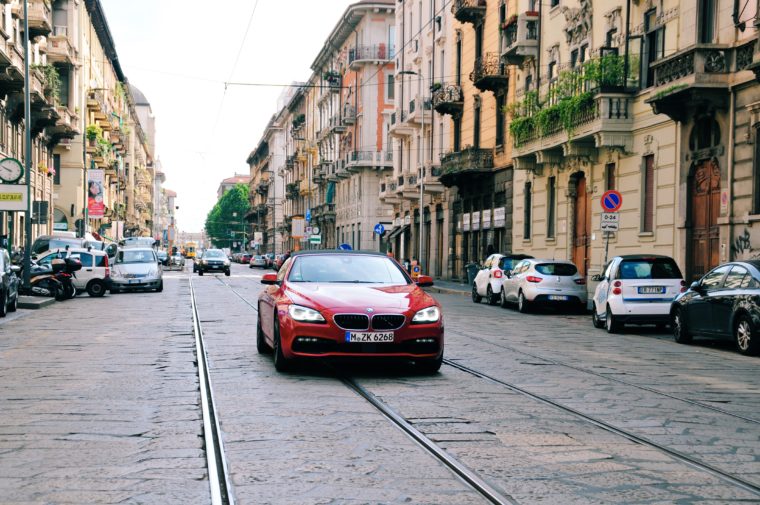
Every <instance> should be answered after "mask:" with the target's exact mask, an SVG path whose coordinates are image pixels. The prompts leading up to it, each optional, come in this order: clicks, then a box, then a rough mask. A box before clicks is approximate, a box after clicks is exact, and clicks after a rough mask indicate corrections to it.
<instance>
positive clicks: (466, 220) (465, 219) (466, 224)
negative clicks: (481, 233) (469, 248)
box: [462, 212, 470, 231]
mask: <svg viewBox="0 0 760 505" xmlns="http://www.w3.org/2000/svg"><path fill="white" fill-rule="evenodd" d="M462 231H470V213H469V212H468V213H467V214H462Z"/></svg>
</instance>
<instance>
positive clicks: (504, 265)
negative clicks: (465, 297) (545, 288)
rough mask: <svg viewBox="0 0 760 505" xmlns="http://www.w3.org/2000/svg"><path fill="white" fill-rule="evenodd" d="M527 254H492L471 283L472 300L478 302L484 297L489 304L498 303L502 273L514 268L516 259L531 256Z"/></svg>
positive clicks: (502, 279) (502, 278)
mask: <svg viewBox="0 0 760 505" xmlns="http://www.w3.org/2000/svg"><path fill="white" fill-rule="evenodd" d="M532 257H533V256H528V255H527V254H492V255H490V256H489V257H488V258H487V259H486V262H485V263H484V264H483V266H482V267H481V269H480V271H479V272H478V274H477V275H476V276H475V282H473V285H472V301H473V302H475V303H480V301H481V300H482V299H483V297H485V299H486V301H487V302H488V303H489V304H491V305H496V304H497V303H499V300H500V298H501V285H502V283H503V282H504V273H505V272H509V271H510V270H512V269H513V268H514V266H515V265H516V264H517V262H518V261H520V260H524V259H527V258H532Z"/></svg>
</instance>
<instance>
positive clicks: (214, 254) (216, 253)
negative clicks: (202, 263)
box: [203, 251, 227, 259]
mask: <svg viewBox="0 0 760 505" xmlns="http://www.w3.org/2000/svg"><path fill="white" fill-rule="evenodd" d="M226 257H227V255H226V254H224V252H223V251H206V252H205V253H203V258H204V259H206V258H226Z"/></svg>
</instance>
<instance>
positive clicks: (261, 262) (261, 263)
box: [248, 254, 267, 268]
mask: <svg viewBox="0 0 760 505" xmlns="http://www.w3.org/2000/svg"><path fill="white" fill-rule="evenodd" d="M248 266H249V267H250V268H253V267H259V268H266V267H267V259H266V257H264V256H262V255H260V254H256V255H254V256H251V261H250V262H249V263H248Z"/></svg>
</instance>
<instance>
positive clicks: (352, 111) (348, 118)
mask: <svg viewBox="0 0 760 505" xmlns="http://www.w3.org/2000/svg"><path fill="white" fill-rule="evenodd" d="M354 123H356V108H355V107H354V106H353V105H348V104H346V105H344V106H343V124H344V125H352V124H354Z"/></svg>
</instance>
